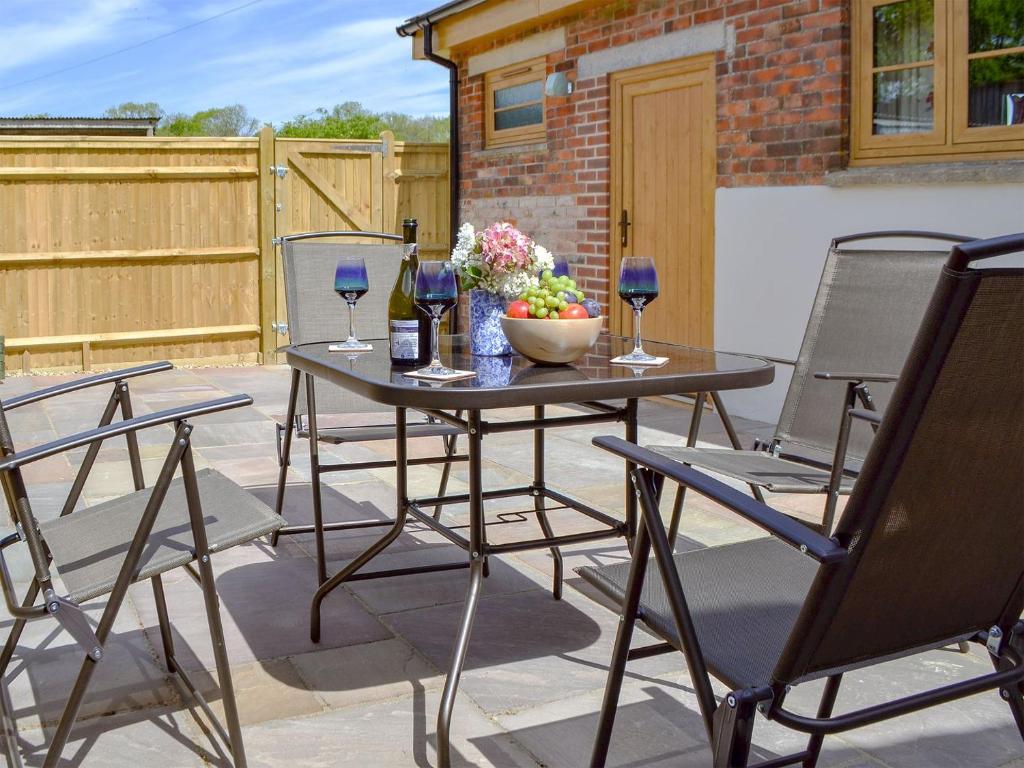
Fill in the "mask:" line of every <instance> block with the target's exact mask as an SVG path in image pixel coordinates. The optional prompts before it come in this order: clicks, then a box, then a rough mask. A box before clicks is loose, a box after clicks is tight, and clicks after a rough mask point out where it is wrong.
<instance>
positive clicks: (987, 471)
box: [776, 233, 1024, 682]
mask: <svg viewBox="0 0 1024 768" xmlns="http://www.w3.org/2000/svg"><path fill="white" fill-rule="evenodd" d="M1022 251H1024V233H1021V234H1018V235H1009V236H1006V237H1002V238H994V239H992V240H984V241H982V240H978V241H975V242H972V243H967V244H965V245H960V246H955V247H954V248H953V250H952V253H951V254H950V258H949V261H948V263H947V266H946V267H945V268H944V269H943V271H942V274H941V276H940V278H939V281H938V286H937V288H936V291H935V295H934V297H933V299H932V301H931V303H930V305H929V307H928V310H927V313H926V315H925V318H924V321H923V323H922V325H921V329H920V332H919V333H918V335H917V338H916V340H915V341H914V344H913V348H912V350H911V352H910V355H909V357H908V359H907V364H906V367H905V368H904V369H903V372H902V374H901V377H900V381H899V383H898V384H897V386H896V391H895V392H894V393H893V397H892V401H891V402H890V404H889V411H888V413H887V414H886V416H885V418H884V419H883V421H882V425H881V427H880V429H879V432H878V435H877V436H876V437H875V441H874V443H873V445H872V447H871V450H870V451H869V453H868V456H867V458H866V460H865V463H864V467H863V470H862V471H861V473H860V476H859V478H858V480H857V484H856V486H855V488H854V491H853V495H852V496H851V497H850V500H849V503H848V504H847V507H846V509H845V510H844V512H843V515H842V518H841V519H840V521H839V525H838V526H837V528H836V534H835V536H836V538H837V539H838V540H839V541H840V543H841V544H843V545H844V546H845V547H847V548H848V550H849V555H848V556H847V557H846V558H845V559H844V560H843V561H841V562H839V563H836V564H833V565H828V566H822V567H821V569H820V570H819V572H818V575H817V577H816V579H815V581H814V583H813V585H812V587H811V590H810V593H809V595H808V598H807V601H806V603H805V605H804V608H803V610H802V613H801V615H800V618H799V619H798V621H797V624H796V627H795V628H794V631H793V634H792V636H791V638H790V642H789V645H788V646H787V649H786V652H785V653H784V654H783V657H782V659H781V660H780V662H779V666H778V668H777V669H776V676H777V679H778V680H779V681H782V682H791V681H793V680H795V679H798V678H800V677H802V676H805V675H813V674H820V673H822V672H824V671H826V670H832V669H836V668H842V667H844V666H849V665H855V664H857V663H859V662H862V661H865V660H868V659H880V658H884V657H887V656H895V655H898V654H901V653H906V652H910V651H912V650H915V649H920V648H924V647H928V646H937V645H940V644H944V643H945V642H946V641H948V640H950V639H952V638H957V637H964V636H968V635H971V634H973V633H975V632H977V631H980V630H987V629H989V628H990V627H992V626H997V625H998V626H999V627H1000V628H1001V629H1002V630H1003V631H1004V632H1008V630H1009V628H1010V626H1011V625H1012V624H1013V623H1014V622H1016V621H1017V620H1018V619H1019V617H1020V615H1021V611H1022V610H1024V267H1013V268H995V267H990V268H988V269H969V268H967V266H968V263H969V262H970V261H972V260H975V259H980V258H986V257H989V256H996V255H1003V254H1006V253H1015V252H1022Z"/></svg>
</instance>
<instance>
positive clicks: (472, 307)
mask: <svg viewBox="0 0 1024 768" xmlns="http://www.w3.org/2000/svg"><path fill="white" fill-rule="evenodd" d="M504 314H505V299H504V297H502V296H498V295H496V294H493V293H488V292H487V291H481V290H480V289H478V288H474V289H473V290H472V291H470V292H469V342H470V344H469V348H470V352H472V353H473V354H474V355H490V356H492V357H493V356H497V355H511V354H512V346H511V345H510V344H509V343H508V339H506V338H505V332H504V331H502V330H501V316H502V315H504Z"/></svg>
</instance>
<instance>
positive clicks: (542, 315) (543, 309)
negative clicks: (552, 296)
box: [535, 307, 548, 320]
mask: <svg viewBox="0 0 1024 768" xmlns="http://www.w3.org/2000/svg"><path fill="white" fill-rule="evenodd" d="M535 314H536V315H537V317H539V318H540V319H541V320H543V319H544V318H545V317H547V316H548V308H547V307H540V308H538V309H537V311H536V312H535Z"/></svg>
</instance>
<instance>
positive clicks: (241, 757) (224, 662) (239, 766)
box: [196, 557, 246, 768]
mask: <svg viewBox="0 0 1024 768" xmlns="http://www.w3.org/2000/svg"><path fill="white" fill-rule="evenodd" d="M203 560H204V558H199V559H198V560H197V561H196V563H197V565H198V566H199V583H200V587H201V588H202V590H203V602H204V604H205V606H206V623H207V625H208V626H209V628H210V641H211V642H212V643H213V658H214V661H215V662H216V666H217V683H218V685H219V686H220V695H221V702H222V703H223V705H224V719H225V721H226V723H227V730H228V736H229V737H230V739H231V759H232V762H233V763H234V766H235V768H245V765H246V760H245V747H244V746H243V745H242V726H241V724H240V723H239V721H238V703H237V701H236V700H235V688H234V685H233V684H232V682H231V667H230V666H229V664H228V654H227V647H226V645H225V643H224V627H223V625H222V624H221V620H220V601H219V600H218V599H217V591H216V589H215V587H214V577H213V568H212V566H211V565H210V559H209V557H206V558H205V562H203Z"/></svg>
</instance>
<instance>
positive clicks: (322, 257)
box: [281, 232, 405, 415]
mask: <svg viewBox="0 0 1024 768" xmlns="http://www.w3.org/2000/svg"><path fill="white" fill-rule="evenodd" d="M339 236H348V237H360V238H365V237H377V238H387V239H388V240H392V239H394V240H397V243H388V244H385V245H377V244H372V245H365V244H357V243H348V242H343V243H339V242H327V241H326V240H327V238H334V237H339ZM404 247H405V246H404V245H403V244H402V238H401V237H400V236H397V235H382V234H380V233H366V232H347V233H344V234H343V235H342V233H337V232H317V233H307V234H303V235H291V236H289V237H286V238H283V241H282V243H281V258H282V263H283V266H284V290H285V297H286V298H287V301H288V334H289V337H290V339H291V342H292V344H308V343H312V342H317V341H344V339H345V337H346V336H347V335H348V305H347V304H346V303H345V302H344V300H342V299H341V297H339V296H338V294H337V293H335V292H334V270H335V268H336V267H337V266H338V259H340V258H341V257H342V256H362V257H363V258H364V259H365V260H366V273H367V277H368V279H369V286H370V290H369V291H368V292H367V293H366V295H365V296H363V297H362V298H361V299H359V302H358V304H356V314H355V318H356V319H355V327H356V335H357V336H358V337H359V338H360V339H363V340H367V341H369V340H371V339H373V340H376V341H375V342H374V346H375V347H376V346H377V345H381V346H382V347H384V346H386V345H387V343H388V342H387V339H388V298H389V297H390V295H391V289H392V287H393V286H394V284H395V279H396V278H397V277H398V270H399V267H400V266H401V261H402V257H403V254H404ZM316 402H317V413H325V414H338V413H349V412H366V411H381V410H385V409H383V408H382V407H381V406H379V405H376V404H374V403H372V402H371V401H369V400H367V399H366V398H363V397H359V396H358V395H354V394H352V393H349V392H347V391H345V390H344V389H342V388H341V387H336V386H331V385H329V384H326V383H324V382H318V383H317V388H316ZM307 412H308V409H307V407H306V391H305V388H304V387H300V389H299V401H298V407H297V410H296V413H297V414H299V415H305V414H306V413H307Z"/></svg>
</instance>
